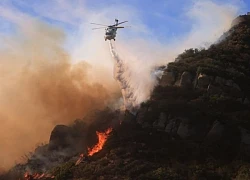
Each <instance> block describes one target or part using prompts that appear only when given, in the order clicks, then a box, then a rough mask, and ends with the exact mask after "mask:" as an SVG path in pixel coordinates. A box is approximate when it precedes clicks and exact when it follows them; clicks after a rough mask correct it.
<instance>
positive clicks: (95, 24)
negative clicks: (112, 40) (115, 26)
mask: <svg viewBox="0 0 250 180" xmlns="http://www.w3.org/2000/svg"><path fill="white" fill-rule="evenodd" d="M90 24H94V25H98V26H105V27H108V25H104V24H97V23H90Z"/></svg>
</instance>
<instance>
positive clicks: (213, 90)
mask: <svg viewBox="0 0 250 180" xmlns="http://www.w3.org/2000/svg"><path fill="white" fill-rule="evenodd" d="M207 92H208V94H210V95H215V94H221V92H222V89H221V88H220V87H218V86H215V85H213V84H209V85H208V88H207Z"/></svg>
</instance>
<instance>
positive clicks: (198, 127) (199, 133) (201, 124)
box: [177, 118, 210, 141]
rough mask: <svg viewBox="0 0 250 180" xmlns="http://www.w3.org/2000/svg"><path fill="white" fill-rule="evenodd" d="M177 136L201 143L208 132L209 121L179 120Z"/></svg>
mask: <svg viewBox="0 0 250 180" xmlns="http://www.w3.org/2000/svg"><path fill="white" fill-rule="evenodd" d="M180 120H181V122H180V125H179V128H178V130H177V134H178V135H179V137H180V138H182V139H188V140H194V141H201V140H203V139H204V137H205V135H206V133H207V132H208V131H209V127H210V124H209V121H208V120H204V119H203V120H201V119H187V118H180Z"/></svg>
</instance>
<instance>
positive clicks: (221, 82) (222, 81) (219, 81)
mask: <svg viewBox="0 0 250 180" xmlns="http://www.w3.org/2000/svg"><path fill="white" fill-rule="evenodd" d="M226 81H227V80H226V79H224V78H222V77H220V76H216V77H215V80H214V84H216V85H219V86H223V85H225V84H226Z"/></svg>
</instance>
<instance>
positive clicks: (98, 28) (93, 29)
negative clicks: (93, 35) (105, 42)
mask: <svg viewBox="0 0 250 180" xmlns="http://www.w3.org/2000/svg"><path fill="white" fill-rule="evenodd" d="M104 28H106V27H100V28H92V30H95V29H104Z"/></svg>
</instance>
